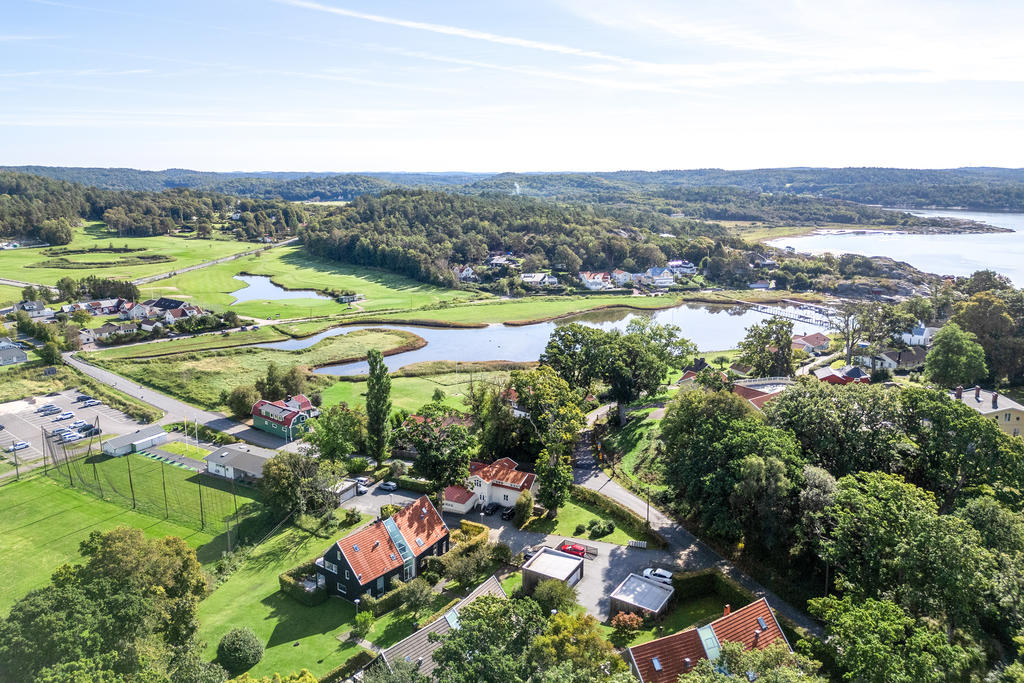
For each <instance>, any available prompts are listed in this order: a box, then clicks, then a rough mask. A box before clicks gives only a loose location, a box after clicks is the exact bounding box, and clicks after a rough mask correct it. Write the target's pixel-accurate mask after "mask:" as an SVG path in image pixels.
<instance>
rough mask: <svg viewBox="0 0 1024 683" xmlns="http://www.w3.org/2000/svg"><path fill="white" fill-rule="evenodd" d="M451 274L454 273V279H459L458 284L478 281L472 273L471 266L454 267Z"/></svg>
mask: <svg viewBox="0 0 1024 683" xmlns="http://www.w3.org/2000/svg"><path fill="white" fill-rule="evenodd" d="M452 272H453V273H455V277H457V278H459V282H476V281H477V280H479V279H480V278H478V277H477V276H476V273H475V272H473V267H472V266H454V267H453V268H452Z"/></svg>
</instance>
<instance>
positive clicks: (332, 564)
mask: <svg viewBox="0 0 1024 683" xmlns="http://www.w3.org/2000/svg"><path fill="white" fill-rule="evenodd" d="M448 546H449V535H448V526H447V525H446V524H445V523H444V520H443V519H441V515H440V514H439V513H438V512H437V508H435V507H434V506H433V504H432V503H431V502H430V499H429V498H427V497H426V496H420V498H418V499H417V500H414V501H413V502H411V503H409V504H408V505H406V506H405V507H404V508H402V509H401V510H399V511H398V512H396V513H395V514H394V515H392V516H391V517H390V518H388V519H384V520H380V519H378V520H377V521H375V522H374V523H373V524H371V525H370V526H368V527H364V528H362V529H360V530H359V531H354V532H352V533H351V534H349V535H348V536H346V537H345V538H343V539H341V540H340V541H338V542H337V543H335V544H334V545H332V546H331V547H330V548H328V549H327V552H325V553H324V554H323V556H322V557H319V558H317V561H316V574H317V577H316V580H317V585H318V586H320V587H321V588H325V589H326V590H327V593H328V595H338V596H341V597H343V598H347V599H348V600H355V599H356V598H358V597H359V596H360V595H363V594H364V593H369V594H370V595H372V596H374V597H379V596H381V595H383V594H384V593H386V592H388V590H390V589H391V582H392V579H396V578H397V579H400V580H402V581H410V580H412V579H413V578H415V577H416V576H418V575H419V573H420V572H421V571H423V569H424V568H425V566H426V563H427V558H428V557H430V556H432V555H443V554H444V553H446V552H448Z"/></svg>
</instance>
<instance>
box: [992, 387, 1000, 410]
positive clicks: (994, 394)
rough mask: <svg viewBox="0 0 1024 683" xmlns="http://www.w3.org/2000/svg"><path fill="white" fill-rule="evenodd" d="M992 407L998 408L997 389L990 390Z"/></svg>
mask: <svg viewBox="0 0 1024 683" xmlns="http://www.w3.org/2000/svg"><path fill="white" fill-rule="evenodd" d="M992 407H993V408H998V407H999V392H998V391H993V392H992Z"/></svg>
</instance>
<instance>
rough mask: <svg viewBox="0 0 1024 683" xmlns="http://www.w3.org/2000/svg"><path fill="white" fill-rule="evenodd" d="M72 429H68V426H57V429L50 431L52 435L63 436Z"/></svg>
mask: <svg viewBox="0 0 1024 683" xmlns="http://www.w3.org/2000/svg"><path fill="white" fill-rule="evenodd" d="M70 431H71V430H70V429H68V428H67V427H57V429H54V430H53V431H52V432H50V436H62V435H64V434H67V433H68V432H70Z"/></svg>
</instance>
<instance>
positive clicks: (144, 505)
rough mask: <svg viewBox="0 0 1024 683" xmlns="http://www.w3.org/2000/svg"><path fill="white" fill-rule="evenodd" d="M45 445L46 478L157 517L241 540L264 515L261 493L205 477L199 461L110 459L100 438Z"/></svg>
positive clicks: (145, 456) (137, 456) (143, 456)
mask: <svg viewBox="0 0 1024 683" xmlns="http://www.w3.org/2000/svg"><path fill="white" fill-rule="evenodd" d="M43 443H44V453H43V457H44V459H45V460H44V473H45V474H46V475H47V476H49V477H51V478H52V479H54V480H56V481H59V482H61V483H62V484H65V485H67V486H71V487H72V488H77V489H80V490H84V491H87V492H89V493H91V494H93V495H95V496H97V497H99V498H102V499H104V500H108V501H111V502H114V503H117V504H120V505H123V506H125V507H128V508H131V509H133V510H138V511H139V512H142V513H145V514H148V515H151V516H153V517H159V518H162V519H167V520H172V521H174V522H177V523H179V524H183V525H186V526H190V527H193V528H197V529H204V530H209V531H211V532H214V533H220V532H222V531H226V532H228V533H229V537H230V536H235V537H237V536H238V531H237V527H238V526H239V525H240V524H242V523H244V522H245V521H246V520H247V519H248V518H254V517H256V516H258V515H260V513H261V512H262V511H263V506H262V504H261V503H260V496H259V493H258V491H256V490H254V489H252V488H249V487H246V486H243V485H241V484H236V483H235V482H233V481H228V480H223V479H220V478H218V477H214V476H212V475H209V474H206V473H204V472H202V471H201V470H202V469H203V465H202V464H201V463H199V462H198V461H197V462H196V466H195V467H194V468H192V467H189V466H186V465H182V464H179V463H176V462H172V461H170V460H167V459H164V458H161V457H160V456H159V455H157V454H150V453H148V452H140V453H130V454H128V455H124V456H118V457H111V456H107V455H104V454H103V453H102V452H100V450H99V444H98V440H97V441H96V443H93V442H92V441H90V442H89V443H88V444H82V445H78V444H72V445H68V444H61V443H58V442H55V440H53V439H51V438H44V440H43ZM79 443H81V442H79Z"/></svg>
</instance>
